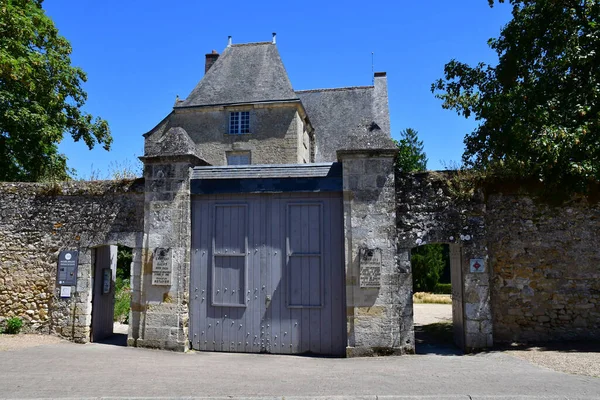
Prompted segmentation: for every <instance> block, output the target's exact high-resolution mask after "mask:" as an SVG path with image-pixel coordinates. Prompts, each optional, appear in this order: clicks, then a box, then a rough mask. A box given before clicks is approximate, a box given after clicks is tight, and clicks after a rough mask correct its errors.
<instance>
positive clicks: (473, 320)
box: [396, 172, 600, 350]
mask: <svg viewBox="0 0 600 400" xmlns="http://www.w3.org/2000/svg"><path fill="white" fill-rule="evenodd" d="M453 176H454V174H453V173H437V172H429V173H417V174H408V175H405V174H397V199H396V201H397V210H396V214H397V220H398V223H397V227H398V266H399V269H400V270H401V271H407V272H408V274H407V275H410V249H411V248H414V247H416V246H419V245H423V244H426V243H448V244H451V245H452V246H459V249H460V253H459V254H460V262H459V264H460V270H459V271H453V282H452V291H453V297H454V301H453V316H454V324H455V325H460V326H457V327H455V328H457V329H459V331H458V332H457V331H456V330H455V335H460V336H462V340H464V345H465V348H466V349H467V350H476V349H480V348H486V347H490V346H492V345H493V344H494V343H501V342H512V341H517V342H532V341H549V340H565V339H590V338H591V339H599V338H600V311H598V310H599V309H600V246H598V243H599V240H598V238H599V237H600V204H598V202H597V200H596V201H591V200H589V199H585V198H575V199H573V200H571V201H570V202H566V203H563V204H562V205H558V206H556V205H554V206H551V205H548V204H547V203H546V202H545V201H544V200H545V199H544V198H543V197H540V196H536V195H531V194H527V193H532V191H531V190H529V191H528V188H527V187H522V188H520V190H519V191H518V194H514V193H515V191H514V190H510V191H509V190H508V189H502V188H500V187H498V186H496V187H493V188H492V187H488V188H482V189H481V190H478V191H475V192H473V193H471V194H470V195H467V196H465V195H464V193H462V194H461V193H458V192H454V191H453V190H451V187H450V185H449V184H448V183H449V182H450V179H452V177H453ZM529 189H531V188H529ZM502 192H505V193H508V194H502ZM451 253H452V248H451ZM471 259H483V260H484V265H485V270H484V271H483V272H481V273H475V272H472V271H471V269H470V260H471ZM455 272H460V275H458V276H461V275H462V276H461V279H460V283H461V285H462V286H460V287H457V285H456V281H455V280H454V278H455V277H456V276H457V275H455ZM409 282H410V279H408V277H407V283H406V285H409ZM410 284H411V283H410ZM457 297H459V298H460V299H461V300H462V303H461V302H460V301H457ZM411 308H412V307H411ZM411 318H412V316H411ZM461 318H462V321H458V323H457V319H458V320H460V319H461ZM404 323H405V324H410V325H412V319H411V320H410V321H405V322H404ZM459 339H460V338H459ZM458 341H459V342H460V340H458Z"/></svg>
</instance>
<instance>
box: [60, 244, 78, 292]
mask: <svg viewBox="0 0 600 400" xmlns="http://www.w3.org/2000/svg"><path fill="white" fill-rule="evenodd" d="M78 259H79V252H78V251H77V250H63V251H61V252H60V253H59V254H58V269H57V274H56V275H57V276H56V280H57V281H58V284H59V285H64V286H75V285H77V261H78Z"/></svg>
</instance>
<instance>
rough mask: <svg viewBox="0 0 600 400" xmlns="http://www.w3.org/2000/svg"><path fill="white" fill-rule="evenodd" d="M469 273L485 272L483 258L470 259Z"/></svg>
mask: <svg viewBox="0 0 600 400" xmlns="http://www.w3.org/2000/svg"><path fill="white" fill-rule="evenodd" d="M470 265H471V272H475V273H476V272H485V263H484V261H483V258H471V261H470Z"/></svg>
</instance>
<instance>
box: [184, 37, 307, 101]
mask: <svg viewBox="0 0 600 400" xmlns="http://www.w3.org/2000/svg"><path fill="white" fill-rule="evenodd" d="M285 100H288V101H289V100H298V96H296V93H295V92H294V90H293V89H292V85H291V83H290V80H289V78H288V75H287V73H286V71H285V68H284V66H283V63H282V62H281V57H280V56H279V51H278V50H277V46H276V45H274V44H272V43H271V42H262V43H248V44H237V45H231V46H229V47H227V48H226V49H225V51H223V54H221V55H220V56H219V58H218V59H217V61H216V62H215V63H214V64H213V66H212V67H211V68H210V69H209V70H208V72H207V73H206V75H204V77H203V78H202V80H201V81H200V82H199V83H198V85H196V87H195V88H194V90H192V92H191V93H190V95H189V96H188V97H187V99H185V100H184V101H181V102H178V103H177V104H176V105H175V108H182V107H195V106H209V105H223V104H239V103H256V102H265V101H285Z"/></svg>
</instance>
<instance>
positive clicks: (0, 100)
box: [0, 0, 112, 181]
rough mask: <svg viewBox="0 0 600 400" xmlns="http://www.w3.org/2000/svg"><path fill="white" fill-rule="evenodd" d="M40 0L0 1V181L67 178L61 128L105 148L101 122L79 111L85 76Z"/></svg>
mask: <svg viewBox="0 0 600 400" xmlns="http://www.w3.org/2000/svg"><path fill="white" fill-rule="evenodd" d="M70 54H71V46H70V44H69V42H68V41H67V40H66V39H65V38H64V37H62V36H60V35H59V34H58V30H57V29H56V27H55V26H54V23H53V22H52V20H51V19H50V18H49V17H48V16H46V15H45V13H44V10H43V9H42V0H0V180H3V181H6V180H9V181H37V180H42V179H47V178H54V179H64V178H67V177H68V170H67V165H66V157H65V156H64V155H63V154H60V153H59V151H58V143H59V142H60V141H61V140H62V139H63V135H64V134H65V133H69V134H71V136H72V137H73V139H74V140H75V141H79V140H83V141H84V142H85V144H86V145H87V146H88V147H89V148H90V149H91V148H92V147H94V145H95V144H96V143H98V144H101V145H103V147H104V148H105V149H106V150H108V149H109V148H110V144H111V142H112V138H111V136H110V131H109V128H108V124H107V123H106V121H104V120H102V119H99V118H96V119H94V118H93V117H92V116H91V115H90V114H87V113H85V112H83V111H82V107H83V105H84V104H85V101H86V100H87V94H86V92H85V91H84V90H83V88H82V84H83V82H86V80H87V78H86V75H85V73H84V72H83V71H82V70H81V69H80V68H78V67H74V66H72V65H71V59H70Z"/></svg>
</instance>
